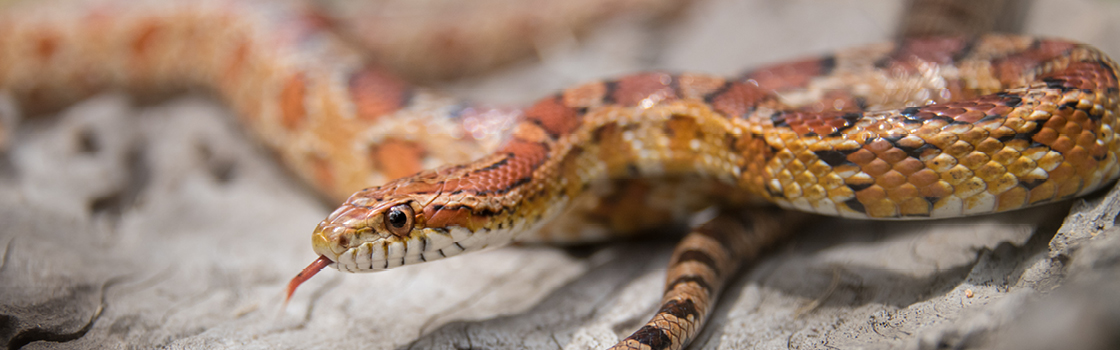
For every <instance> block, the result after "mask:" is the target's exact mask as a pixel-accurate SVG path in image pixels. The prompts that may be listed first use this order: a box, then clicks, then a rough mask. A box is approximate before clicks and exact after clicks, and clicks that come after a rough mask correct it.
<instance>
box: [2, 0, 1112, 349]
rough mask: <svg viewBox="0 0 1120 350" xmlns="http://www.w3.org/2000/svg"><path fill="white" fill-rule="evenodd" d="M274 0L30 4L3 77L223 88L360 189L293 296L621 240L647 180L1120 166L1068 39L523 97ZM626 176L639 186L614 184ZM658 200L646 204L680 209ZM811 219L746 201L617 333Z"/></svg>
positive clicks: (697, 302)
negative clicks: (369, 58)
mask: <svg viewBox="0 0 1120 350" xmlns="http://www.w3.org/2000/svg"><path fill="white" fill-rule="evenodd" d="M263 5H264V6H262V5H260V4H252V3H241V2H238V3H227V2H209V1H206V2H196V3H190V4H175V3H164V2H151V3H144V4H143V5H135V4H129V5H128V6H122V5H121V4H119V3H117V4H114V3H105V4H100V3H98V4H96V5H89V6H85V7H77V8H74V9H72V10H68V11H46V10H42V9H36V8H34V7H32V8H30V9H19V10H13V11H8V12H5V13H4V14H2V15H0V86H2V87H3V89H5V90H6V91H8V92H9V93H11V94H13V95H14V96H16V98H17V100H18V101H20V102H21V103H23V104H24V105H25V106H32V107H33V106H36V105H52V104H58V103H65V102H67V101H72V100H74V99H76V98H80V97H83V96H87V95H89V94H91V93H93V92H95V91H98V90H101V89H105V88H108V87H123V88H127V89H132V90H147V89H154V88H160V87H174V86H206V87H209V88H211V89H213V90H214V91H216V92H217V93H218V94H219V95H220V96H221V97H222V98H224V99H225V101H226V102H227V103H228V104H229V105H230V106H231V107H232V108H233V109H235V110H236V111H237V112H238V114H239V115H240V116H241V118H242V121H243V122H244V124H246V125H247V127H248V128H249V129H250V130H252V131H253V133H254V134H255V135H256V136H257V137H258V138H259V139H260V140H261V141H262V142H263V143H264V144H266V145H268V146H269V147H270V148H272V149H274V150H275V152H276V154H277V155H278V156H279V158H280V159H281V161H282V162H284V163H285V164H286V165H287V166H289V167H291V168H292V169H294V171H295V172H296V174H298V175H299V176H300V177H302V178H303V179H305V180H306V181H307V182H309V183H311V184H312V185H313V186H315V187H316V188H317V189H318V190H320V191H321V192H322V193H323V194H324V195H325V196H328V197H331V198H336V199H342V198H348V199H346V200H345V202H344V204H343V205H342V206H341V207H340V208H339V209H337V210H335V211H334V212H333V213H332V214H331V215H330V216H329V217H328V218H327V219H326V220H324V221H323V222H321V223H320V224H319V225H318V226H317V227H316V228H315V231H314V233H313V236H312V241H313V248H314V250H315V252H316V253H317V254H319V255H320V258H319V259H318V260H316V261H315V262H314V263H312V265H311V266H309V267H308V269H306V270H305V271H304V272H303V273H301V274H300V276H297V278H296V279H294V280H293V281H292V283H291V284H290V286H289V295H290V293H291V292H293V291H294V288H295V287H296V286H298V284H299V283H301V282H302V281H304V280H306V279H307V278H310V277H311V276H312V275H314V274H315V273H316V272H317V271H318V270H320V269H322V268H323V267H326V266H333V267H336V268H338V269H339V270H343V271H348V272H364V271H378V270H384V269H389V268H394V267H398V266H402V265H408V264H415V263H419V262H424V261H431V260H437V259H441V258H445V257H450V256H454V255H457V254H460V253H463V252H467V251H476V250H480V249H483V248H487V247H496V246H501V245H503V244H506V243H509V242H511V241H514V240H529V239H539V240H545V241H573V240H581V239H588V238H596V237H599V238H601V236H603V235H604V232H606V233H605V234H606V235H608V236H609V235H610V229H611V228H612V225H609V224H608V225H605V226H606V227H607V231H603V229H602V227H600V229H592V226H595V225H596V224H601V222H596V220H594V219H588V218H589V217H593V216H594V215H591V216H589V214H596V215H599V216H600V217H605V218H607V219H608V220H607V221H609V218H610V217H612V215H616V214H615V213H596V212H595V211H597V210H599V211H602V210H605V209H604V207H605V206H606V205H605V203H610V202H611V201H612V200H624V199H625V197H627V196H628V194H627V193H628V192H627V190H626V189H627V188H629V187H627V186H632V185H628V183H630V182H625V181H623V180H626V179H655V180H654V181H662V180H657V179H664V181H666V182H665V184H667V185H666V186H669V187H672V186H678V187H679V188H685V189H691V188H692V187H689V186H692V185H688V184H690V183H703V184H705V185H704V186H700V188H703V190H698V191H686V192H689V193H690V195H692V196H694V197H697V198H702V199H715V200H718V201H720V205H721V206H723V207H724V208H725V209H726V208H737V207H738V206H740V205H743V204H745V203H750V202H757V201H758V200H760V199H761V200H765V201H768V202H770V203H774V204H776V205H777V206H779V207H782V208H786V209H794V210H796V211H803V212H811V213H818V214H825V215H833V216H842V217H849V218H862V219H928V218H948V217H958V216H965V215H977V214H987V213H994V212H1000V211H1007V210H1014V209H1019V208H1024V207H1028V206H1032V205H1037V204H1041V203H1048V202H1053V201H1057V200H1062V199H1066V198H1072V197H1075V196H1078V195H1081V194H1085V193H1087V192H1090V191H1093V190H1095V189H1097V188H1099V187H1101V186H1103V185H1105V184H1108V183H1109V182H1110V181H1113V180H1115V179H1116V177H1117V175H1118V174H1120V164H1118V163H1117V151H1118V148H1120V140H1118V139H1117V137H1116V135H1115V132H1114V130H1115V128H1116V127H1117V124H1116V123H1117V119H1116V113H1117V108H1118V105H1117V103H1118V97H1120V92H1118V84H1117V77H1116V71H1117V66H1116V64H1115V63H1113V62H1112V61H1111V60H1110V59H1109V58H1107V57H1106V56H1105V55H1104V54H1102V53H1100V52H1099V51H1098V50H1096V49H1094V48H1092V47H1089V46H1087V45H1083V44H1078V43H1074V42H1069V41H1064V40H1055V39H1041V38H1032V37H1019V36H999V35H992V36H984V37H978V38H921V39H908V40H904V41H900V42H896V43H885V44H878V45H869V46H866V47H862V48H854V49H849V50H843V51H838V52H835V53H832V54H829V55H824V56H820V57H814V58H810V59H805V60H799V61H791V62H787V63H780V64H776V65H771V66H767V67H762V68H759V69H756V70H752V71H749V72H747V73H745V74H742V75H741V76H738V77H733V78H724V77H716V76H710V75H704V74H690V73H665V72H647V73H638V74H633V75H628V76H623V77H620V78H617V79H612V80H604V81H598V82H591V83H588V84H584V85H580V86H576V87H573V88H570V89H567V90H564V91H561V92H559V93H557V94H555V95H552V96H547V97H545V98H543V99H541V100H540V101H539V102H537V103H536V104H533V105H531V106H530V107H528V108H525V109H511V108H496V107H486V106H477V105H470V104H466V103H464V102H462V101H459V100H456V99H453V98H448V97H445V96H442V95H439V94H437V93H435V92H432V91H429V90H426V89H422V88H417V87H412V86H410V85H408V84H406V83H405V82H404V81H402V80H400V79H397V78H394V77H393V76H392V75H390V74H387V73H385V72H383V71H381V70H378V69H377V68H374V67H372V66H371V65H368V64H366V63H365V61H364V59H363V57H362V55H360V54H359V52H358V51H357V50H356V49H354V48H352V47H350V46H349V45H347V44H346V43H344V42H343V41H341V40H339V39H338V38H336V37H335V35H334V34H333V33H332V32H331V31H330V30H328V28H327V26H326V25H324V24H323V23H322V21H321V19H319V18H317V17H316V16H313V15H309V14H308V12H307V11H305V10H304V9H303V8H302V7H300V6H297V5H280V4H263ZM2 127H3V128H9V129H10V126H2ZM425 169H429V170H425ZM393 179H396V180H393ZM615 180H618V181H623V182H620V183H622V185H619V186H621V187H620V188H621V189H616V190H615V192H610V191H607V192H606V193H602V192H597V191H596V188H597V186H599V184H601V183H604V182H610V181H615ZM674 181H676V182H674ZM370 185H380V186H376V187H368V188H367V186H370ZM362 188H365V189H362ZM355 191H356V193H354V192H355ZM351 193H354V194H353V195H350V194H351ZM347 196H349V197H347ZM588 197H591V198H598V199H600V201H598V202H595V201H591V202H590V203H592V204H590V205H587V204H586V203H587V201H586V200H585V199H586V198H588ZM637 197H639V198H640V199H641V200H645V199H648V197H649V196H644V197H643V196H641V195H640V194H639V195H638V196H637ZM687 197H688V196H682V197H681V198H687ZM620 198H622V199H620ZM669 202H670V203H669V204H668V206H669V207H688V208H687V209H689V210H692V209H696V207H697V205H695V203H692V202H694V201H693V200H692V199H680V200H675V199H674V200H670V201H669ZM686 202H688V203H686ZM636 203H637V204H636V205H633V206H627V207H629V210H630V213H628V214H626V215H634V214H633V213H635V212H636V213H638V214H637V215H638V217H639V218H640V219H642V220H645V219H646V218H647V217H648V220H649V221H650V222H652V223H659V222H662V221H663V220H664V218H659V217H653V216H654V215H651V214H648V213H647V212H645V210H652V209H651V208H653V207H654V206H653V205H648V206H647V205H646V204H643V203H642V202H641V201H637V202H636ZM708 204H710V203H708ZM700 206H703V205H700ZM616 207H617V206H616ZM620 211H624V210H620ZM731 212H734V211H733V210H732V211H731ZM642 213H646V214H645V215H646V216H645V217H643V216H642V215H643V214H642ZM617 215H623V214H617ZM798 215H800V214H796V212H794V211H773V210H771V209H757V210H754V211H747V212H746V213H745V214H744V213H740V212H734V213H727V212H726V211H725V213H724V214H721V215H719V216H717V217H716V218H715V219H713V220H712V221H710V222H708V223H706V224H703V225H701V226H699V227H697V228H695V229H694V230H692V232H691V233H689V234H687V235H686V236H685V237H684V239H683V240H682V241H681V243H680V244H679V245H678V247H677V249H676V250H675V252H674V254H673V258H672V260H671V264H670V268H669V271H668V274H667V280H666V291H665V294H664V298H663V300H662V304H661V308H660V309H659V310H658V312H657V313H656V314H655V316H654V317H653V319H652V320H651V321H650V322H649V323H647V324H646V325H645V326H643V327H641V328H639V329H638V330H637V331H636V332H634V333H633V334H632V335H631V336H630V337H627V338H625V339H624V340H623V341H621V342H620V343H619V344H617V345H616V346H615V348H619V349H646V348H649V349H679V348H681V347H683V346H684V345H686V344H687V342H688V340H689V339H691V338H692V337H694V336H695V335H696V334H697V333H698V332H699V330H700V328H701V327H702V325H703V321H704V319H705V318H706V317H707V315H708V313H709V312H710V311H711V306H712V305H713V303H714V301H715V298H716V296H717V294H718V292H719V290H720V288H721V286H722V285H723V284H724V282H725V281H726V280H727V279H728V277H729V276H730V275H733V272H734V271H735V270H736V269H738V268H739V265H740V264H741V262H742V261H744V260H749V259H750V258H752V257H754V256H756V255H757V254H758V253H759V251H760V250H761V249H762V248H763V247H765V246H766V245H767V244H768V243H770V242H772V241H774V240H775V239H777V238H779V237H782V236H784V235H785V234H786V233H787V232H789V231H791V230H792V227H791V226H787V225H781V224H782V223H785V222H789V221H791V218H792V220H796V218H797V217H798ZM600 226H604V225H600ZM615 226H617V225H615Z"/></svg>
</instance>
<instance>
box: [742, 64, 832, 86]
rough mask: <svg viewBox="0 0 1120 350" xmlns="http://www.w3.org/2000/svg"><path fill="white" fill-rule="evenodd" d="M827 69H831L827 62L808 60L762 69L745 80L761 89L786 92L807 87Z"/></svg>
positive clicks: (751, 73)
mask: <svg viewBox="0 0 1120 350" xmlns="http://www.w3.org/2000/svg"><path fill="white" fill-rule="evenodd" d="M833 63H834V61H833ZM827 69H831V67H829V66H828V61H827V60H825V59H810V60H804V61H797V62H788V63H780V64H776V65H772V66H768V67H763V68H761V69H758V70H755V71H753V72H750V73H748V74H747V76H746V77H745V78H746V79H749V80H753V81H754V82H756V83H757V84H758V86H759V87H761V88H763V89H770V90H788V89H796V88H801V87H805V86H808V85H809V82H810V81H811V80H812V79H813V78H814V77H816V76H819V75H821V74H822V73H826V70H827Z"/></svg>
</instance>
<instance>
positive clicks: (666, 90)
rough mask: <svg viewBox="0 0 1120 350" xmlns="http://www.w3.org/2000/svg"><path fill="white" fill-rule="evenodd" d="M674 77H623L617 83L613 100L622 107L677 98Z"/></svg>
mask: <svg viewBox="0 0 1120 350" xmlns="http://www.w3.org/2000/svg"><path fill="white" fill-rule="evenodd" d="M672 81H673V77H672V76H670V75H669V74H665V73H645V74H637V75H631V76H628V77H623V78H622V79H619V80H618V81H617V82H615V84H616V86H615V89H614V93H613V94H611V96H610V97H611V98H613V99H614V101H615V103H618V104H619V105H622V106H637V105H638V104H639V103H641V102H642V100H645V99H650V100H651V101H652V102H655V103H656V102H661V101H665V100H671V99H675V98H676V92H675V91H673V88H672V86H670V85H669V84H670V83H672Z"/></svg>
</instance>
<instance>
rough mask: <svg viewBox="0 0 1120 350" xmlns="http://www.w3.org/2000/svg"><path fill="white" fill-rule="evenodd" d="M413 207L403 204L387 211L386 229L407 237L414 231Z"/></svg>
mask: <svg viewBox="0 0 1120 350" xmlns="http://www.w3.org/2000/svg"><path fill="white" fill-rule="evenodd" d="M412 215H413V213H412V207H410V206H408V204H401V205H398V206H395V207H393V208H391V209H389V211H388V212H386V213H385V229H386V230H389V232H391V233H392V234H394V235H397V236H401V237H405V236H408V232H409V231H412Z"/></svg>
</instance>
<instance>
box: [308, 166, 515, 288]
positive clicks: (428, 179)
mask: <svg viewBox="0 0 1120 350" xmlns="http://www.w3.org/2000/svg"><path fill="white" fill-rule="evenodd" d="M441 175H442V174H439V173H436V172H428V173H421V174H418V175H415V176H413V177H409V178H404V179H399V180H396V181H392V182H390V183H387V184H385V185H383V186H380V187H372V188H367V189H365V190H362V191H360V192H358V193H355V194H354V195H352V196H350V198H349V199H347V200H346V202H345V203H343V204H342V206H340V207H339V208H338V209H336V210H335V211H334V212H333V213H331V214H330V216H328V217H327V218H326V220H323V221H322V222H320V223H319V225H318V226H316V227H315V232H314V233H313V234H312V246H313V248H314V250H315V252H316V253H317V254H319V255H321V256H324V257H326V258H328V259H330V260H331V261H333V262H334V263H333V264H332V266H335V267H336V268H338V269H339V270H342V271H348V272H372V271H380V270H385V269H389V268H393V267H398V266H402V265H409V264H416V263H420V262H426V261H432V260H437V259H442V258H445V257H449V256H452V255H457V254H459V253H462V252H464V251H469V250H477V249H481V248H484V247H487V246H494V245H497V244H496V243H498V242H496V241H495V242H491V239H492V238H494V235H491V234H489V233H492V232H491V230H489V229H487V228H485V227H483V226H485V223H484V221H483V218H481V217H478V216H475V215H472V213H471V211H470V210H466V209H464V207H462V206H460V207H452V206H451V205H448V204H449V203H459V202H460V201H461V198H459V197H460V195H454V194H448V193H445V192H444V191H443V190H442V189H443V185H444V181H443V179H444V177H443V176H441ZM500 236H501V238H507V237H506V236H508V235H500ZM508 241H509V239H505V240H504V242H501V243H505V242H508Z"/></svg>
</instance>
